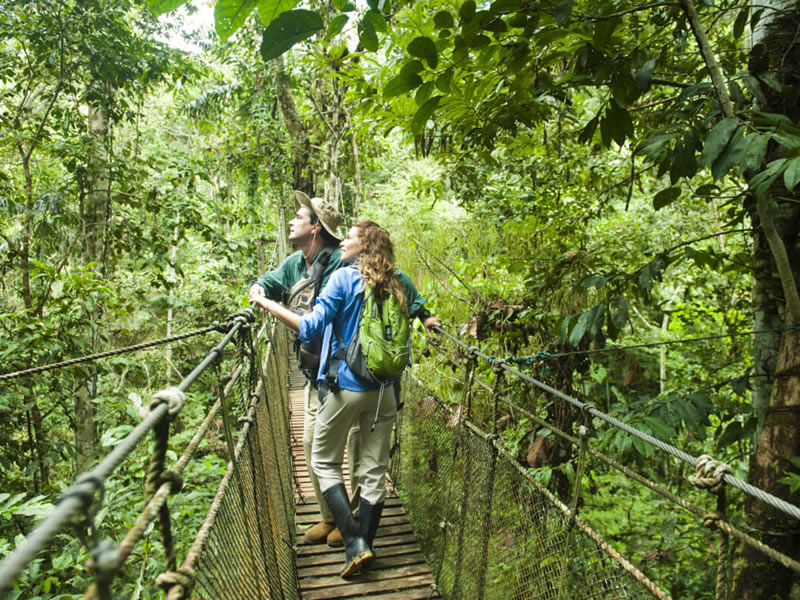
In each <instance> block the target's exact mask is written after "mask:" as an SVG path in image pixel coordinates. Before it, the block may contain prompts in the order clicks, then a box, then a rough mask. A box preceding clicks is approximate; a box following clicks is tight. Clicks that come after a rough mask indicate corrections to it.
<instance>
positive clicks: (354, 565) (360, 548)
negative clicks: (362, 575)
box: [322, 483, 372, 577]
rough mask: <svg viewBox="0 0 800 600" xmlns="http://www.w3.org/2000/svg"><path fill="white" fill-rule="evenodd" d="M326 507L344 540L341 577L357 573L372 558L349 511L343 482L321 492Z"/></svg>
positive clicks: (370, 551) (365, 541)
mask: <svg viewBox="0 0 800 600" xmlns="http://www.w3.org/2000/svg"><path fill="white" fill-rule="evenodd" d="M322 495H323V496H325V501H326V502H327V503H328V508H330V509H331V512H332V513H333V520H334V521H336V526H337V527H338V528H339V532H340V533H341V534H342V540H344V549H345V550H344V551H345V561H344V568H343V569H342V570H341V571H340V572H339V575H341V576H342V577H351V576H353V575H357V574H358V573H359V572H360V571H361V568H362V567H363V566H364V562H365V561H367V560H369V559H371V558H372V550H370V549H369V544H368V543H367V540H366V539H364V537H363V535H362V534H361V532H360V530H359V527H358V523H356V520H355V517H353V513H352V512H350V502H349V501H348V498H347V491H346V490H345V488H344V484H343V483H338V484H336V485H334V486H333V487H329V488H328V489H327V490H325V491H324V492H322Z"/></svg>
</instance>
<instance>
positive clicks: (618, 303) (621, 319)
mask: <svg viewBox="0 0 800 600" xmlns="http://www.w3.org/2000/svg"><path fill="white" fill-rule="evenodd" d="M608 316H609V322H610V323H611V324H612V325H613V326H614V328H615V329H616V330H617V331H621V330H622V328H623V327H625V324H626V323H627V322H628V302H627V301H626V300H625V298H622V297H617V298H613V299H611V300H610V301H609V303H608Z"/></svg>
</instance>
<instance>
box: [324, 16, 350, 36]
mask: <svg viewBox="0 0 800 600" xmlns="http://www.w3.org/2000/svg"><path fill="white" fill-rule="evenodd" d="M349 20H350V17H348V16H347V15H344V14H342V15H336V16H335V17H334V18H333V19H331V22H330V23H328V30H327V31H326V32H325V37H326V38H328V39H329V40H330V39H333V38H335V37H336V36H337V35H339V34H340V33H341V32H342V29H344V26H345V25H346V24H347V21H349Z"/></svg>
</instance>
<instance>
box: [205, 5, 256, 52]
mask: <svg viewBox="0 0 800 600" xmlns="http://www.w3.org/2000/svg"><path fill="white" fill-rule="evenodd" d="M257 5H258V0H244V1H242V0H218V1H217V3H216V4H215V5H214V29H215V30H216V32H217V35H218V36H219V39H221V40H222V41H223V42H224V41H226V40H227V39H228V38H229V37H230V36H232V35H233V34H234V32H235V31H236V30H237V29H239V27H241V26H242V25H243V24H244V22H245V19H247V17H248V16H249V15H250V13H251V12H253V9H254V8H255V7H256V6H257Z"/></svg>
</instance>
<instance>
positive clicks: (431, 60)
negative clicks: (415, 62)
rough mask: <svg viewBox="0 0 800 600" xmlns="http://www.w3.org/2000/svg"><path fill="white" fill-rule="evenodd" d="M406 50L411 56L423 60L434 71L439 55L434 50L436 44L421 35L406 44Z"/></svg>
mask: <svg viewBox="0 0 800 600" xmlns="http://www.w3.org/2000/svg"><path fill="white" fill-rule="evenodd" d="M407 50H408V53H409V54H410V55H411V56H416V57H417V58H422V59H425V61H426V62H427V63H428V66H429V67H430V68H431V69H435V68H436V65H438V64H439V53H438V51H437V50H436V44H434V43H433V40H432V39H431V38H429V37H426V36H424V35H421V36H419V37H416V38H414V39H413V40H411V42H410V43H409V44H408V47H407Z"/></svg>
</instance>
